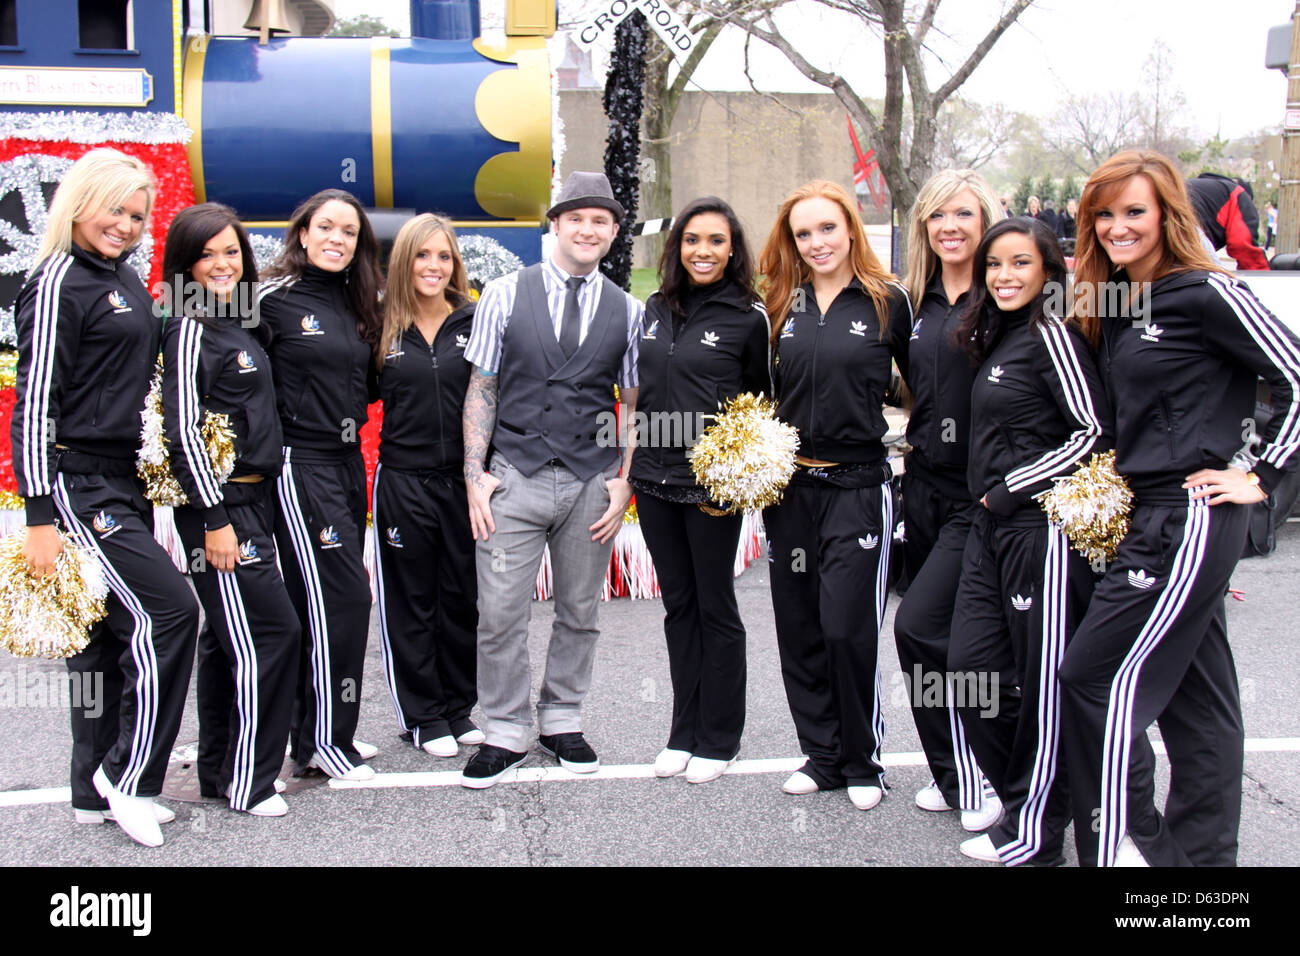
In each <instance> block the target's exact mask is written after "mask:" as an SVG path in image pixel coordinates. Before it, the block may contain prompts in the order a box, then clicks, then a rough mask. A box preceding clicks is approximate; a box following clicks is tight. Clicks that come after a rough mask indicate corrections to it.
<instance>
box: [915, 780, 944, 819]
mask: <svg viewBox="0 0 1300 956" xmlns="http://www.w3.org/2000/svg"><path fill="white" fill-rule="evenodd" d="M916 805H917V806H918V807H920V808H921V809H922V810H929V811H930V812H931V813H942V812H943V811H944V810H951V809H952V807H950V806H948V800H947V798H946V797H944V795H943V791H942V790H940V789H939V785H938V784H937V783H935V782H934V781H933V780H931V781H930V785H929V786H928V787H925V788H923V789H921V790H918V791H916Z"/></svg>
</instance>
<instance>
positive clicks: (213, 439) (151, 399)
mask: <svg viewBox="0 0 1300 956" xmlns="http://www.w3.org/2000/svg"><path fill="white" fill-rule="evenodd" d="M140 422H141V428H140V451H139V452H138V453H137V454H136V460H135V468H136V474H138V475H139V476H140V478H141V479H142V480H143V481H144V484H145V492H144V493H145V497H146V498H148V499H149V500H150V501H152V502H153V503H154V504H155V505H171V506H173V507H175V506H176V505H183V504H185V503H186V501H187V499H186V497H185V492H184V491H182V490H181V486H180V484H179V483H178V482H177V481H176V477H175V476H174V475H173V474H172V468H171V456H170V455H169V453H168V451H167V435H166V434H165V432H164V430H163V411H162V360H161V359H160V360H159V361H158V366H157V368H155V369H154V373H153V381H152V382H151V383H150V384H149V395H148V397H146V398H145V400H144V409H143V410H142V411H141V412H140ZM199 433H200V435H201V436H202V437H203V447H204V449H205V450H206V451H207V453H208V462H209V463H210V464H211V466H212V474H213V477H215V478H216V479H217V484H219V485H224V484H225V483H226V479H227V478H229V477H230V473H231V472H232V471H234V469H235V431H234V429H233V428H231V427H230V416H229V415H226V414H224V413H220V412H205V413H204V415H203V424H202V425H200V426H199Z"/></svg>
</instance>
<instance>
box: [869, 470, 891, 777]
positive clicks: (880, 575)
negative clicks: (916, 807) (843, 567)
mask: <svg viewBox="0 0 1300 956" xmlns="http://www.w3.org/2000/svg"><path fill="white" fill-rule="evenodd" d="M879 491H880V517H881V524H880V559H879V563H878V564H877V565H876V648H875V654H876V679H875V687H874V691H873V697H874V699H873V700H872V702H871V709H872V715H871V722H872V730H873V733H874V735H875V738H876V740H875V747H874V748H873V749H872V751H871V760H872V762H873V763H875V764H876V766H878V767H880V768H881V772H880V781H881V784H880V785H881V786H884V779H885V773H884V769H883V768H884V764H883V763H882V762H881V759H880V747H881V745H882V744H883V743H884V740H885V712H884V709H883V708H882V707H881V706H880V696H881V687H880V629H881V627H883V626H884V623H885V605H886V604H887V603H888V601H889V547H890V542H892V541H893V540H894V493H893V487H892V486H891V485H890V483H889V482H885V483H884V484H883V485H881V486H880V488H879Z"/></svg>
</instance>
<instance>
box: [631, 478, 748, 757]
mask: <svg viewBox="0 0 1300 956" xmlns="http://www.w3.org/2000/svg"><path fill="white" fill-rule="evenodd" d="M637 513H638V514H639V515H640V518H641V533H642V534H643V535H644V536H645V543H646V547H647V548H649V549H650V557H651V558H652V559H653V560H654V565H655V574H656V575H657V577H658V578H659V591H660V593H661V594H662V595H663V602H664V638H665V639H666V640H667V642H668V670H669V674H670V676H671V677H672V682H673V720H672V726H671V727H670V729H669V731H668V747H669V748H670V749H672V750H684V751H686V752H687V753H690V754H694V755H695V756H698V757H706V758H708V759H710V760H730V759H731V758H732V757H734V756H736V753H737V751H739V750H740V735H741V732H742V731H743V730H744V727H745V626H744V625H743V624H742V623H741V621H740V608H739V607H738V606H737V605H736V586H735V574H734V569H735V562H736V545H737V543H738V542H739V541H740V526H741V523H742V521H743V516H742V515H739V514H734V515H709V514H705V513H704V512H703V511H701V510H700V508H699V506H698V505H693V504H677V503H675V502H671V501H664V500H663V499H661V498H656V497H654V496H653V495H650V494H638V495H637Z"/></svg>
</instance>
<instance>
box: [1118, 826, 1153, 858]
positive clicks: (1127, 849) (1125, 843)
mask: <svg viewBox="0 0 1300 956" xmlns="http://www.w3.org/2000/svg"><path fill="white" fill-rule="evenodd" d="M1115 865H1116V866H1150V865H1151V864H1150V863H1148V862H1147V858H1146V857H1144V856H1143V855H1142V851H1141V850H1139V849H1138V848H1137V844H1136V843H1134V842H1133V838H1132V837H1131V836H1129V835H1128V834H1127V833H1125V834H1124V839H1122V840H1120V841H1119V849H1118V850H1116V852H1115Z"/></svg>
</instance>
